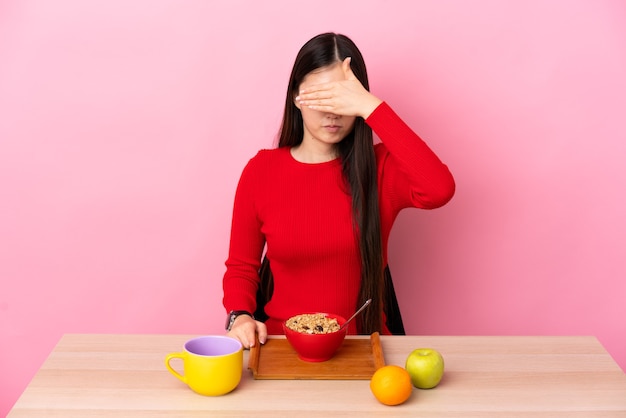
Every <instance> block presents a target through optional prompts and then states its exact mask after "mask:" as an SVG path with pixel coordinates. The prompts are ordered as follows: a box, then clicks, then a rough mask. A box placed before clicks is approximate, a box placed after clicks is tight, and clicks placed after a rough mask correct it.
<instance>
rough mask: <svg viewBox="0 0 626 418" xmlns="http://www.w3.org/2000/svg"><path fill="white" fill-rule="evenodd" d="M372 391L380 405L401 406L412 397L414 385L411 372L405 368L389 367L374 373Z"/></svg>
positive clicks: (371, 382) (371, 383) (371, 381)
mask: <svg viewBox="0 0 626 418" xmlns="http://www.w3.org/2000/svg"><path fill="white" fill-rule="evenodd" d="M370 389H371V390H372V393H373V394H374V396H375V397H376V399H378V401H379V402H380V403H382V404H385V405H400V404H401V403H404V402H405V401H406V400H407V399H409V397H410V396H411V391H412V390H413V385H412V384H411V376H410V375H409V372H407V371H406V370H405V369H404V368H403V367H400V366H393V365H388V366H383V367H381V368H379V369H378V370H376V372H374V375H373V376H372V379H371V380H370Z"/></svg>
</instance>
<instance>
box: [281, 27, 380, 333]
mask: <svg viewBox="0 0 626 418" xmlns="http://www.w3.org/2000/svg"><path fill="white" fill-rule="evenodd" d="M347 57H351V63H350V65H351V69H352V72H353V73H354V75H355V76H356V77H357V78H358V79H359V81H360V82H361V84H362V85H363V87H365V88H366V89H368V90H369V81H368V79H367V70H366V68H365V61H364V60H363V56H362V55H361V52H360V51H359V49H358V48H357V46H356V45H355V44H354V42H352V40H350V39H349V38H348V37H346V36H344V35H340V34H336V33H323V34H321V35H317V36H315V37H314V38H312V39H311V40H309V41H308V42H307V43H306V44H304V45H303V46H302V48H301V49H300V51H299V52H298V55H297V57H296V60H295V63H294V65H293V69H292V71H291V76H290V78H289V87H288V89H287V97H286V98H285V111H284V114H283V121H282V126H281V130H280V135H279V140H278V146H279V147H293V146H296V145H299V144H300V143H301V142H302V138H303V135H304V128H303V121H302V114H301V113H300V109H298V108H297V107H296V105H295V103H294V98H295V96H296V95H297V93H298V89H299V87H300V84H301V83H302V81H303V80H304V78H305V77H306V76H307V75H308V74H309V73H310V72H311V71H314V70H317V69H320V68H323V67H328V66H331V65H333V64H336V63H341V62H342V61H343V60H344V59H345V58H347ZM337 151H338V153H339V157H340V158H341V162H342V170H343V177H344V180H345V181H346V185H347V186H348V188H349V190H350V194H351V195H352V219H353V227H354V230H355V234H356V237H357V239H358V243H359V249H360V254H361V288H360V290H359V296H358V300H357V306H360V305H361V304H363V303H364V302H365V301H366V300H367V299H370V298H371V299H372V305H371V306H370V307H369V308H368V309H366V310H365V311H363V313H362V314H361V315H360V316H359V322H358V331H359V332H360V333H362V334H370V333H372V332H374V331H381V329H382V323H383V318H382V312H383V306H382V305H383V302H382V297H383V293H384V290H385V289H384V280H383V269H384V266H383V255H382V254H383V251H382V241H381V233H380V213H379V208H378V190H377V181H376V179H377V177H376V158H375V155H374V144H373V136H372V129H371V128H370V127H369V126H367V124H366V123H365V121H364V120H363V118H359V117H358V118H356V120H355V123H354V129H353V130H352V132H351V133H350V134H348V136H346V137H345V138H344V139H343V140H342V141H341V142H340V143H339V144H338V145H337ZM355 308H356V306H355Z"/></svg>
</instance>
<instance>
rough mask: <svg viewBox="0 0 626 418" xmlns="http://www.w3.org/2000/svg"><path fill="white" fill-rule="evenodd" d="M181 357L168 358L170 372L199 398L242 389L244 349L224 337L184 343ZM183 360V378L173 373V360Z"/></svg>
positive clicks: (204, 338)
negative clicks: (171, 362)
mask: <svg viewBox="0 0 626 418" xmlns="http://www.w3.org/2000/svg"><path fill="white" fill-rule="evenodd" d="M184 349H185V350H184V351H183V352H181V353H170V354H168V355H167V356H166V357H165V365H166V366H167V369H168V370H169V371H170V372H171V373H172V374H173V375H174V376H176V377H177V378H178V379H180V380H181V381H182V382H184V383H185V384H187V386H189V388H190V389H191V390H193V391H194V392H196V393H199V394H200V395H205V396H218V395H224V394H226V393H229V392H231V391H232V390H233V389H235V388H236V387H237V385H239V382H240V381H241V373H242V371H243V346H242V345H241V343H240V342H239V340H236V339H234V338H231V337H227V336H225V335H208V336H204V337H198V338H194V339H192V340H189V341H187V342H186V343H185V346H184ZM176 358H178V359H182V360H183V368H184V374H180V373H179V372H177V371H176V370H174V369H173V368H172V366H171V364H170V361H171V360H172V359H176Z"/></svg>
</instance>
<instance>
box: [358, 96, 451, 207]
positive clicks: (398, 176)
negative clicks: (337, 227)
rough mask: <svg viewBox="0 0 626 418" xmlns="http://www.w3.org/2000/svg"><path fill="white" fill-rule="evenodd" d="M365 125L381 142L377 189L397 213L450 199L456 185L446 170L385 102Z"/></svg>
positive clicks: (439, 204) (438, 203) (378, 156)
mask: <svg viewBox="0 0 626 418" xmlns="http://www.w3.org/2000/svg"><path fill="white" fill-rule="evenodd" d="M366 123H367V124H368V125H369V126H370V127H371V128H372V130H373V131H374V132H375V133H376V134H377V135H378V137H379V138H380V140H381V141H382V146H380V147H378V149H377V153H380V154H382V155H377V160H378V162H379V163H378V164H379V167H378V171H379V179H380V180H381V181H382V183H383V184H382V185H379V186H380V187H382V188H383V189H384V190H383V191H384V192H385V193H386V195H387V196H388V197H390V198H393V199H395V200H396V205H397V206H398V209H401V208H403V207H417V208H423V209H434V208H437V207H440V206H443V205H445V204H446V203H447V202H448V201H449V200H450V199H452V196H453V195H454V191H455V182H454V178H453V177H452V174H451V173H450V170H449V169H448V167H447V166H446V165H445V164H443V163H442V162H441V160H440V159H439V157H437V155H436V154H435V153H434V152H433V151H432V150H431V149H430V148H429V147H428V145H427V144H426V143H425V142H424V141H423V140H422V139H421V138H420V137H419V136H418V135H417V134H416V133H415V132H413V130H412V129H411V128H410V127H409V126H408V125H407V124H406V123H404V121H403V120H402V119H401V118H400V117H399V116H398V115H397V114H396V113H395V112H394V111H393V109H391V107H389V105H388V104H387V103H386V102H382V103H381V104H380V105H379V106H378V107H377V108H376V109H375V110H374V112H373V113H372V114H371V115H370V116H369V117H368V118H367V120H366Z"/></svg>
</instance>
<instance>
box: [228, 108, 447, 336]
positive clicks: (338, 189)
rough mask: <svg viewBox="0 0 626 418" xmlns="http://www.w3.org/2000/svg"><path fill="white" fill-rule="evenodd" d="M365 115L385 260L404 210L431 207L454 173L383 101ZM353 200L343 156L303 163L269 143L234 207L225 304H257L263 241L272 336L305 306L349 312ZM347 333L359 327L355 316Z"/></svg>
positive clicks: (354, 258) (355, 278)
mask: <svg viewBox="0 0 626 418" xmlns="http://www.w3.org/2000/svg"><path fill="white" fill-rule="evenodd" d="M366 123H367V124H368V125H369V126H370V127H371V128H372V129H373V131H374V132H375V133H376V135H377V136H378V137H379V138H380V140H381V142H382V143H379V144H377V145H376V146H375V151H376V162H377V168H378V188H379V204H380V217H381V233H382V240H383V251H384V254H383V256H384V261H385V264H386V263H387V242H388V239H389V233H390V231H391V227H392V225H393V222H394V220H395V218H396V216H397V215H398V212H399V211H400V210H401V209H403V208H407V207H417V208H424V209H432V208H436V207H439V206H441V205H444V204H445V203H446V202H448V200H450V199H451V198H452V195H453V194H454V187H455V184H454V179H453V177H452V175H451V174H450V172H449V170H448V168H447V167H446V166H445V165H444V164H443V163H442V162H441V161H440V160H439V158H438V157H437V156H436V155H435V154H434V153H433V152H432V151H431V150H430V148H429V147H428V146H427V145H426V143H424V142H423V141H422V140H421V139H420V138H419V137H418V136H417V135H416V134H415V133H414V132H413V131H412V130H411V129H410V128H409V127H408V126H407V125H406V124H405V123H404V122H403V121H402V120H401V119H400V118H399V117H398V116H397V115H396V113H395V112H394V111H393V110H392V109H391V108H390V107H389V106H388V105H387V104H386V103H382V104H381V105H379V106H378V108H377V109H376V110H375V111H374V112H373V113H372V114H371V115H370V116H369V118H368V119H367V120H366ZM352 228H353V227H352V211H351V198H350V194H349V193H348V192H347V190H346V188H345V186H344V182H343V180H342V171H341V162H340V160H339V159H336V160H333V161H329V162H325V163H320V164H305V163H301V162H298V161H296V160H295V159H294V158H293V157H292V156H291V153H290V149H289V148H288V147H284V148H278V149H272V150H262V151H260V152H259V153H258V154H257V155H256V156H255V157H254V158H252V159H251V160H250V161H249V162H248V164H247V165H246V167H245V168H244V170H243V173H242V175H241V178H240V180H239V185H238V187H237V192H236V195H235V203H234V209H233V219H232V230H231V238H230V251H229V255H228V259H227V261H226V273H225V275H224V281H223V287H224V299H223V302H224V306H225V308H226V310H227V311H231V310H247V311H250V312H254V310H255V307H256V290H257V286H258V283H259V275H258V270H259V267H260V264H261V258H262V254H263V250H264V247H265V245H267V257H268V258H269V260H270V263H271V266H272V267H271V268H272V273H273V275H274V293H273V296H272V300H271V301H270V302H268V304H267V305H266V307H265V311H266V313H267V314H268V315H269V317H270V319H268V320H267V322H266V325H267V329H268V333H269V334H281V333H282V328H281V322H282V321H284V320H285V319H287V318H289V317H291V316H293V315H296V314H299V313H303V312H332V313H336V314H339V315H342V316H344V317H346V318H347V317H349V316H350V315H351V314H352V313H353V312H354V311H355V309H356V307H357V306H356V305H357V296H358V292H359V284H360V269H361V264H360V255H359V249H358V243H357V241H356V239H355V235H354V232H353V229H352ZM350 327H351V328H350V330H349V332H351V333H354V332H355V331H356V328H355V326H354V322H353V323H352V324H351V325H350Z"/></svg>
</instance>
